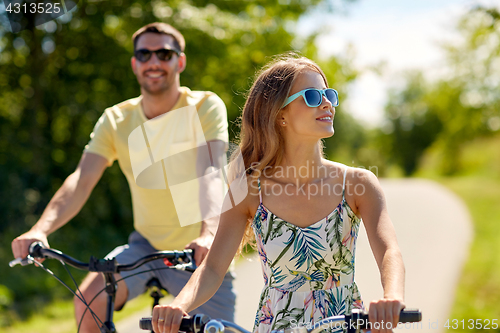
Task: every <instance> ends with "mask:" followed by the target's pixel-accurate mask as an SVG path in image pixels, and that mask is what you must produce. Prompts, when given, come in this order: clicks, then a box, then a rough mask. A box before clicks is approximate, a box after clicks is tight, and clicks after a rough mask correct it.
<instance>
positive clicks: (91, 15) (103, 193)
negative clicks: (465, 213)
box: [0, 0, 500, 332]
mask: <svg viewBox="0 0 500 333" xmlns="http://www.w3.org/2000/svg"><path fill="white" fill-rule="evenodd" d="M499 11H500V6H499V3H498V1H494V0H491V1H489V0H482V1H479V0H477V1H472V0H470V1H469V0H467V1H465V0H463V1H461V0H419V1H398V0H357V1H356V0H279V1H277V0H273V1H263V0H260V1H239V0H235V1H227V0H215V1H210V2H209V1H205V0H190V1H189V0H174V1H168V2H167V1H161V0H154V1H151V2H139V1H137V2H136V1H132V0H109V1H80V2H79V3H78V6H77V7H76V8H75V9H74V10H72V11H71V12H70V13H68V14H66V15H64V16H62V17H60V18H58V19H56V20H54V21H50V22H48V23H45V24H43V25H40V26H34V24H33V17H27V18H26V20H25V21H23V22H22V24H23V29H24V30H22V31H20V32H18V33H12V32H11V29H10V24H9V21H8V19H7V13H6V8H5V7H4V3H3V2H2V3H1V4H0V216H2V222H1V223H0V237H1V242H0V266H1V267H3V268H2V269H0V331H3V330H5V331H6V332H14V331H15V332H24V331H26V332H27V331H33V328H32V326H31V328H30V327H29V326H26V325H27V324H26V323H27V322H30V320H35V323H37V324H34V325H41V324H40V322H39V321H38V322H37V321H36V320H37V319H36V316H34V314H35V313H39V314H40V313H44V314H43V317H44V318H45V317H51V316H52V317H54V318H60V319H61V320H62V318H65V317H68V316H71V305H70V301H69V299H70V296H69V295H68V293H67V292H66V291H65V290H62V288H55V286H56V282H55V281H53V280H51V278H50V277H47V276H46V275H45V273H43V272H38V271H37V270H36V269H35V268H34V267H29V268H26V270H28V271H29V273H26V274H22V275H19V274H13V273H12V270H9V269H6V268H5V267H6V264H7V262H8V261H9V260H10V259H11V255H12V254H11V249H10V242H11V240H12V239H13V238H14V237H16V236H17V235H19V234H21V233H22V232H25V231H26V230H28V229H29V227H31V226H32V225H33V224H34V223H35V222H36V221H37V219H38V217H39V216H40V214H41V212H42V211H43V209H44V207H45V206H46V204H47V203H48V201H49V200H50V198H51V197H52V195H53V194H54V193H55V191H56V190H57V189H58V188H59V187H60V186H61V184H62V182H63V181H64V179H65V178H66V177H67V176H68V175H69V174H70V173H71V172H72V171H73V170H74V169H75V167H76V165H77V163H78V161H79V158H80V156H81V153H82V150H83V148H84V146H85V144H86V143H87V142H88V140H89V134H90V133H91V132H92V128H93V126H94V124H95V122H96V121H97V119H98V118H99V116H100V115H101V114H102V112H103V110H104V109H105V108H106V107H109V106H111V105H114V104H116V103H119V102H121V101H123V100H126V99H128V98H132V97H136V96H137V95H138V94H139V86H138V84H137V82H136V80H135V77H134V75H133V73H132V71H131V69H130V57H131V56H132V42H131V39H130V38H131V36H132V34H133V32H134V31H136V30H137V29H138V28H139V27H141V26H143V25H145V24H147V23H150V22H153V21H158V20H159V21H165V22H168V23H171V24H172V25H174V26H175V27H177V28H178V29H179V30H181V32H182V33H183V34H184V35H185V37H186V40H187V47H186V54H187V58H188V65H187V69H186V71H185V72H184V73H183V74H182V75H181V84H182V85H186V86H188V87H190V88H191V89H195V90H196V89H197V90H211V91H214V92H216V93H217V94H218V95H219V96H221V98H222V99H223V100H224V102H225V103H226V106H227V109H228V115H229V119H230V121H231V128H230V137H231V139H232V140H233V141H236V140H237V136H238V132H239V128H238V116H239V114H240V111H241V108H242V107H243V104H244V101H245V93H246V92H247V90H248V88H249V87H250V85H251V82H252V79H253V77H254V74H255V72H256V71H257V70H258V69H259V68H261V67H262V66H263V65H264V64H265V63H266V62H268V61H269V60H270V59H271V57H272V56H273V55H276V54H280V53H283V52H286V51H290V50H295V51H298V52H301V53H302V54H303V55H305V56H307V57H310V58H311V59H313V60H315V61H317V62H318V63H319V64H320V66H321V67H322V68H323V69H324V71H325V73H326V75H327V77H328V80H329V83H330V85H331V86H332V87H334V88H336V89H337V90H338V91H339V93H340V102H341V105H340V106H339V107H338V109H337V115H336V117H335V132H336V134H335V136H334V137H333V138H330V139H328V140H326V141H325V143H326V148H325V153H326V154H327V156H328V157H329V158H330V159H333V160H336V161H339V162H341V163H344V164H347V165H350V166H364V167H369V166H376V167H377V171H378V176H379V177H425V178H429V179H432V180H434V181H437V182H439V183H441V184H443V185H445V186H446V187H448V188H449V189H451V190H453V191H455V192H456V193H457V194H458V195H459V196H460V197H461V198H462V200H464V202H465V203H466V205H467V207H468V208H469V210H470V212H471V216H472V219H473V223H474V231H475V240H474V242H473V244H472V246H471V250H470V255H469V260H468V261H467V263H465V266H464V270H463V273H462V277H461V279H460V284H459V287H458V288H457V293H456V299H455V300H454V305H453V309H452V316H453V318H500V307H499V306H498V304H497V303H498V299H500V255H499V253H500V223H499V221H500V153H499V152H500V88H499V87H500V85H499V84H500V13H499ZM128 193H129V192H128V187H127V184H126V180H125V178H124V177H123V176H122V174H121V172H120V170H119V168H118V166H117V165H116V163H115V165H114V166H113V167H111V168H109V170H108V171H106V173H105V175H104V177H103V179H102V180H101V181H100V182H99V184H98V186H97V187H96V189H95V190H94V192H93V194H92V196H91V198H90V200H89V201H88V203H87V204H86V205H85V207H84V208H83V210H82V211H81V212H80V213H79V214H78V216H77V217H75V218H74V220H73V221H72V222H71V223H70V224H68V225H67V226H65V227H64V228H62V229H61V230H60V231H58V232H57V233H56V235H57V236H56V235H54V236H51V238H49V241H50V242H51V245H52V246H53V247H55V248H64V249H65V250H66V251H67V252H68V253H78V254H79V255H80V256H81V258H87V257H88V256H90V255H91V254H92V255H94V256H98V257H99V256H100V257H102V256H104V255H105V254H106V253H107V252H108V251H109V250H110V249H111V248H114V246H116V245H120V244H122V243H123V242H124V241H125V240H126V236H127V235H128V233H129V232H130V231H131V230H132V214H131V208H130V207H131V204H130V196H129V194H128ZM443 237H447V235H443ZM436 256H438V257H439V254H436ZM54 270H55V271H56V272H58V273H62V271H58V268H57V267H55V268H54ZM432 274H438V273H437V272H429V276H430V278H431V276H432ZM76 275H77V278H80V279H81V278H82V276H83V275H81V274H80V275H78V273H77V274H76ZM423 283H425V282H423ZM45 309H48V310H45ZM61 309H65V310H61ZM43 311H51V312H50V313H49V314H47V313H46V312H43ZM64 311H66V312H64ZM68 311H69V312H68ZM68 313H69V314H68ZM32 316H34V317H33V318H35V319H33V318H32ZM58 316H59V317H58ZM52 317H51V318H52ZM30 318H32V319H30ZM28 319H29V320H28ZM68 320H69V319H68ZM23 325H24V326H23ZM47 325H50V324H47ZM26 327H28V328H26ZM23 330H24V331H23ZM71 330H72V329H71V328H68V330H67V331H68V332H70V331H71ZM73 330H74V328H73ZM40 331H42V330H40ZM61 332H62V331H61Z"/></svg>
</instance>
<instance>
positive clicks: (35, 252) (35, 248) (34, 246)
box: [29, 242, 45, 258]
mask: <svg viewBox="0 0 500 333" xmlns="http://www.w3.org/2000/svg"><path fill="white" fill-rule="evenodd" d="M44 248H45V245H43V243H42V242H33V243H31V245H30V249H29V254H30V256H32V257H33V258H43V254H42V251H41V250H42V249H44Z"/></svg>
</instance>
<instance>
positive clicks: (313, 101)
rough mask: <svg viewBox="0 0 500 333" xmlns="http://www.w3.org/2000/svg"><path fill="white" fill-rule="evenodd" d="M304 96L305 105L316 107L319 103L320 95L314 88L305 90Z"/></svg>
mask: <svg viewBox="0 0 500 333" xmlns="http://www.w3.org/2000/svg"><path fill="white" fill-rule="evenodd" d="M304 97H305V100H306V103H307V105H308V106H310V107H316V106H319V105H320V104H321V99H322V95H321V93H320V92H319V91H318V90H316V89H310V90H306V91H305V92H304Z"/></svg>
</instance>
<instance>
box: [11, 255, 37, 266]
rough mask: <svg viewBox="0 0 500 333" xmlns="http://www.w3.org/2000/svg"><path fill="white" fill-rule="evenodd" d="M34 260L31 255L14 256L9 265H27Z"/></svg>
mask: <svg viewBox="0 0 500 333" xmlns="http://www.w3.org/2000/svg"><path fill="white" fill-rule="evenodd" d="M34 262H35V260H34V259H33V257H31V256H27V257H26V258H16V259H14V260H12V261H10V262H9V267H14V266H16V265H21V266H27V265H30V264H33V263H34Z"/></svg>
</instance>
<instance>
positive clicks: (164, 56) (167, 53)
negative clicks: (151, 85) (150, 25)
mask: <svg viewBox="0 0 500 333" xmlns="http://www.w3.org/2000/svg"><path fill="white" fill-rule="evenodd" d="M173 55H174V51H172V50H166V49H162V50H158V51H156V56H157V57H158V59H160V60H161V61H166V60H170V59H172V56H173Z"/></svg>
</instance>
